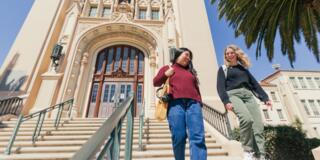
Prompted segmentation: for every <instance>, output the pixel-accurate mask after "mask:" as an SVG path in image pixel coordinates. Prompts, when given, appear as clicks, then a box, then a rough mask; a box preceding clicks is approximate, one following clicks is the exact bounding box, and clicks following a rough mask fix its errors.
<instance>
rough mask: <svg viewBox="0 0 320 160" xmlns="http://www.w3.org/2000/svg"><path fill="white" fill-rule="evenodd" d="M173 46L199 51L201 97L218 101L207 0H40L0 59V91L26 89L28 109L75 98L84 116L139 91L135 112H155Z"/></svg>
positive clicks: (103, 112)
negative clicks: (160, 77) (159, 79)
mask: <svg viewBox="0 0 320 160" xmlns="http://www.w3.org/2000/svg"><path fill="white" fill-rule="evenodd" d="M192 10H196V11H197V14H194V12H191V11H192ZM170 47H188V48H189V49H191V50H192V51H193V53H194V59H193V62H194V66H195V68H196V69H197V70H198V73H199V79H200V84H201V85H200V90H201V92H202V98H203V101H204V102H206V103H208V104H213V103H214V102H217V101H218V100H219V99H218V98H217V94H216V89H215V85H212V84H215V83H216V77H215V76H214V75H215V74H216V70H217V67H218V65H217V61H216V58H215V52H214V46H213V41H212V38H211V33H210V28H209V23H208V17H207V15H206V9H205V4H204V2H203V1H196V0H190V1H183V0H176V1H172V0H52V1H43V0H35V1H34V4H33V6H32V8H31V10H30V12H29V15H28V16H27V18H26V20H25V23H24V25H23V26H22V28H21V30H20V32H19V34H18V36H17V38H16V40H15V42H14V44H13V46H12V48H11V50H10V51H9V54H8V56H7V58H6V59H5V62H4V64H3V65H2V67H1V70H0V76H1V77H0V78H1V79H0V80H1V84H0V92H1V93H2V95H21V94H24V95H25V96H26V97H27V98H26V101H25V106H24V109H23V112H24V113H30V112H34V111H38V110H40V109H43V108H46V107H48V106H51V105H54V104H57V103H59V102H62V101H65V100H68V99H71V98H73V99H74V112H73V113H74V114H75V115H77V116H78V117H107V116H109V115H110V114H111V113H112V111H113V110H114V102H119V101H121V100H123V99H125V97H127V96H128V94H129V93H130V92H131V91H134V93H135V113H136V114H138V113H139V112H140V111H141V109H142V108H143V107H145V112H146V115H147V116H153V112H154V106H155V103H156V97H155V88H154V87H153V84H152V79H153V77H154V76H155V74H156V73H157V71H158V69H159V68H160V67H162V66H163V65H167V64H169V48H170Z"/></svg>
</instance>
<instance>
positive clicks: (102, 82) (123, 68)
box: [87, 45, 144, 118]
mask: <svg viewBox="0 0 320 160" xmlns="http://www.w3.org/2000/svg"><path fill="white" fill-rule="evenodd" d="M143 79H144V54H143V52H142V51H140V50H139V49H137V48H135V47H133V46H128V45H115V46H111V47H108V48H105V49H103V50H102V51H100V52H99V54H98V56H97V60H96V66H95V73H94V75H93V83H92V87H91V93H90V101H89V104H88V107H87V108H88V109H87V117H101V118H106V117H109V116H110V115H111V114H112V113H113V112H114V111H115V109H116V108H117V106H118V105H119V104H120V103H121V102H122V101H124V100H125V99H126V98H127V97H128V96H129V95H130V93H131V92H133V93H135V94H134V112H135V115H137V114H138V113H140V111H141V109H142V108H143V101H144V99H143V88H144V83H143Z"/></svg>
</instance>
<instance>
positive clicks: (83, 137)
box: [0, 135, 91, 142]
mask: <svg viewBox="0 0 320 160" xmlns="http://www.w3.org/2000/svg"><path fill="white" fill-rule="evenodd" d="M90 137H91V135H77V136H74V135H51V136H39V137H38V140H40V141H54V140H88V139H89V138H90ZM10 138H11V137H9V136H5V137H4V136H1V137H0V142H3V141H4V142H9V139H10ZM31 140H32V135H29V136H17V137H16V141H31Z"/></svg>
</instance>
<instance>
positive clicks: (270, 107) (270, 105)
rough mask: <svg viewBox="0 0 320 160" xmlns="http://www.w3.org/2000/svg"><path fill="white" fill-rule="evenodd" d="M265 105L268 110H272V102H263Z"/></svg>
mask: <svg viewBox="0 0 320 160" xmlns="http://www.w3.org/2000/svg"><path fill="white" fill-rule="evenodd" d="M264 103H265V105H267V107H268V108H269V109H270V110H272V102H271V101H270V100H268V101H266V102H264Z"/></svg>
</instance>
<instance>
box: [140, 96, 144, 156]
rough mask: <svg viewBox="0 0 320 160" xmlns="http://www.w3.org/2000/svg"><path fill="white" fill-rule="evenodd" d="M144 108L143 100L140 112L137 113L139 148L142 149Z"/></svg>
mask: <svg viewBox="0 0 320 160" xmlns="http://www.w3.org/2000/svg"><path fill="white" fill-rule="evenodd" d="M144 109H145V103H144V102H143V104H142V107H141V110H140V114H139V150H140V151H143V149H144V146H143V142H142V138H143V127H144Z"/></svg>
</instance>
